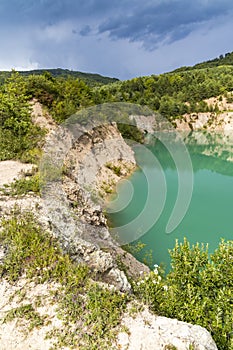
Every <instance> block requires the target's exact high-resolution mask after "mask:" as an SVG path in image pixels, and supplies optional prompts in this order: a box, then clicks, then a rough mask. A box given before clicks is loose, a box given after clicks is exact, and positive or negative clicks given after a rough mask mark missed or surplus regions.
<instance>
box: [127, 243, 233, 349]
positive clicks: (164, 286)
mask: <svg viewBox="0 0 233 350" xmlns="http://www.w3.org/2000/svg"><path fill="white" fill-rule="evenodd" d="M170 254H171V259H172V269H171V271H170V272H169V273H168V275H167V276H164V275H163V274H162V273H160V269H159V268H158V267H157V266H155V269H154V271H152V272H151V273H150V274H149V275H147V276H143V277H142V278H141V279H140V280H139V281H137V282H135V283H134V291H135V293H136V295H137V296H139V297H140V298H141V299H142V300H143V301H144V302H146V303H147V304H148V305H149V307H150V308H151V309H152V310H153V311H154V312H156V313H159V314H160V315H163V316H166V317H172V318H177V319H179V320H181V321H185V322H190V323H193V324H198V325H200V326H203V327H205V328H206V329H207V330H208V331H209V332H210V333H211V334H212V336H213V339H214V340H215V342H216V344H217V346H218V349H219V350H232V349H233V312H232V311H233V297H232V296H233V264H232V262H233V241H229V242H224V241H223V240H222V241H221V243H220V244H219V247H218V249H217V250H216V251H215V252H214V253H213V254H211V255H210V256H209V255H208V249H207V247H204V246H203V245H202V246H199V245H198V244H196V245H195V246H192V247H190V245H189V243H188V242H187V240H186V239H185V240H184V242H183V243H181V244H178V242H176V246H175V248H174V249H173V250H172V251H171V252H170Z"/></svg>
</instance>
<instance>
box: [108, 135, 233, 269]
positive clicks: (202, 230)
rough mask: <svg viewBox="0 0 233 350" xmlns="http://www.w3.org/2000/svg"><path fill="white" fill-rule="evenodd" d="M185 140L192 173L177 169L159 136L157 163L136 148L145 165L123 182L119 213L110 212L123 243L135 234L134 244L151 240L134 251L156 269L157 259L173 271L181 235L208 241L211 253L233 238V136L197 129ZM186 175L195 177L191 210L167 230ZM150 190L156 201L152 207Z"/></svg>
mask: <svg viewBox="0 0 233 350" xmlns="http://www.w3.org/2000/svg"><path fill="white" fill-rule="evenodd" d="M168 137H169V135H168ZM185 144H186V147H187V150H188V153H189V155H190V158H191V162H192V167H193V170H192V174H191V173H190V172H191V171H190V168H189V169H186V168H185V164H184V166H182V167H181V169H178V170H177V167H176V165H175V162H174V157H173V154H172V155H171V154H170V153H169V152H168V150H167V148H166V147H165V146H164V144H163V143H162V142H160V141H158V140H157V139H152V140H151V142H150V143H149V144H148V145H147V149H148V150H149V151H151V152H152V154H153V156H154V158H156V162H154V164H150V157H148V156H147V152H145V151H144V150H143V148H140V147H137V146H135V148H134V151H135V154H136V159H137V161H138V162H139V163H140V164H141V165H142V168H141V169H140V168H139V169H137V170H136V171H135V172H134V174H133V175H132V176H131V177H130V178H129V179H128V181H122V182H121V183H120V184H119V185H118V187H117V194H118V197H117V200H116V201H115V202H116V204H114V202H113V204H111V205H113V207H114V206H115V209H116V212H115V213H112V214H109V218H110V222H111V224H112V225H113V227H115V229H116V232H117V234H118V236H119V241H120V242H122V243H124V242H125V241H126V242H127V238H128V237H130V238H129V241H130V242H131V243H130V244H131V246H137V244H138V243H139V242H140V243H143V244H145V245H146V246H145V248H143V249H142V250H141V251H140V252H137V253H135V254H134V255H135V256H136V257H137V258H138V259H139V260H142V261H143V260H144V259H145V258H146V257H147V263H148V264H149V265H150V266H151V267H152V266H153V264H155V263H156V264H163V265H165V267H166V270H167V271H168V270H169V266H170V256H169V253H168V250H169V249H172V248H173V247H174V245H175V242H176V240H177V239H178V240H179V242H182V241H183V238H184V237H186V238H187V239H188V241H189V242H190V243H191V244H195V243H196V242H199V243H204V244H207V243H208V246H209V252H210V253H211V252H213V251H214V250H215V249H216V248H217V247H218V244H219V242H220V240H221V238H224V239H226V240H231V239H233V162H232V159H233V155H232V152H233V147H232V143H231V142H230V136H229V135H223V134H216V135H214V134H207V133H204V134H202V133H192V134H190V135H189V136H186V138H185ZM173 146H174V149H177V147H178V146H177V143H176V142H174V145H173ZM160 167H161V168H160ZM145 169H146V170H145ZM161 169H162V172H163V176H164V179H165V182H166V193H165V197H166V198H165V202H164V206H163V208H162V210H161V215H158V208H160V209H161V201H162V200H163V195H164V193H162V192H164V187H163V183H162V184H161V181H162V180H161ZM181 173H182V174H181ZM180 174H181V175H182V176H183V175H186V177H189V176H191V177H192V176H193V191H192V197H191V202H190V204H189V206H188V207H187V211H186V213H185V211H184V210H183V211H184V213H183V219H182V220H181V222H180V223H179V224H178V226H177V227H176V228H175V229H174V230H172V232H170V233H166V227H167V224H168V221H169V218H170V217H171V214H172V210H173V208H174V205H175V202H176V199H177V195H178V190H179V186H185V184H183V183H179V175H180ZM148 178H149V180H148ZM148 181H149V182H150V183H149V185H148ZM129 182H130V183H129ZM151 183H152V184H151ZM149 191H150V193H152V194H151V196H152V199H153V200H152V201H150V206H149V207H147V200H148V193H149ZM125 203H126V204H127V205H126V204H125ZM123 207H124V208H123ZM145 207H146V210H144V209H145ZM121 208H123V209H122V210H120V209H121ZM137 218H139V220H138V221H137ZM153 218H154V219H155V220H154V221H156V222H154V224H153V225H152V227H149V229H148V230H147V229H146V232H143V228H146V227H147V226H148V222H151V219H152V223H153ZM139 222H140V224H139ZM139 227H140V230H142V231H141V233H140V232H139V231H140V230H139ZM138 233H139V234H138Z"/></svg>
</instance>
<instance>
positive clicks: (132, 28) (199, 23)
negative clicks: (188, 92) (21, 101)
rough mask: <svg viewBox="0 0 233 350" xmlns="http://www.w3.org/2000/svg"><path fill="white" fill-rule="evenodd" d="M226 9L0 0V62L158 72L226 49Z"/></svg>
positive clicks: (155, 2) (191, 4) (93, 0)
mask: <svg viewBox="0 0 233 350" xmlns="http://www.w3.org/2000/svg"><path fill="white" fill-rule="evenodd" d="M232 11H233V6H232V2H231V1H230V0H193V1H189V0H1V1H0V32H1V36H0V46H1V55H0V69H11V68H12V67H22V69H30V67H31V68H36V67H38V68H49V67H50V68H52V67H64V68H71V69H77V70H83V71H91V72H99V73H102V74H105V75H115V76H118V77H121V78H126V77H129V76H131V77H132V76H135V75H145V74H148V73H150V72H151V73H155V71H156V72H162V71H166V70H168V69H173V68H177V67H178V66H179V65H182V64H183V65H188V64H194V63H196V62H197V61H201V60H204V59H210V58H212V57H216V56H217V55H219V54H222V53H225V52H229V51H232V44H231V39H230V38H231V35H232V34H231V33H232V31H233V21H232ZM158 48H159V50H158Z"/></svg>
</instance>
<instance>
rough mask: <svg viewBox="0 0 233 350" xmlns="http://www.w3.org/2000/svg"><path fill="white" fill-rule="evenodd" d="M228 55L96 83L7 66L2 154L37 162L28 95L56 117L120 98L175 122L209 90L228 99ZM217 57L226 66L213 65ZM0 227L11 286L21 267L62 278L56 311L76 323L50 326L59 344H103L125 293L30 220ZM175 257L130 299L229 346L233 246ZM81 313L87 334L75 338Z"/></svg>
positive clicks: (179, 251) (38, 133)
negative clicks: (105, 284)
mask: <svg viewBox="0 0 233 350" xmlns="http://www.w3.org/2000/svg"><path fill="white" fill-rule="evenodd" d="M231 57H232V56H231V55H230V56H229V55H228V56H226V57H224V58H221V59H219V61H216V62H215V63H216V64H215V63H214V62H212V63H211V64H209V65H207V64H206V63H205V64H204V65H203V66H200V65H199V66H196V67H194V69H186V68H185V70H184V69H182V70H180V71H176V72H171V73H167V74H162V75H159V76H155V75H153V76H151V77H141V78H135V79H132V80H129V81H124V82H114V83H113V84H108V85H103V86H94V87H93V86H92V84H90V85H88V84H87V83H86V82H85V81H83V80H81V79H80V78H79V77H78V78H76V77H75V78H72V77H67V76H66V75H65V74H64V75H63V74H61V75H59V73H58V74H57V75H56V74H55V73H54V72H43V74H42V75H41V74H38V75H37V74H32V75H31V74H30V75H27V74H26V75H25V76H22V75H20V74H19V73H16V72H12V74H10V75H7V78H6V77H4V79H3V80H2V85H1V87H0V160H5V159H22V160H24V161H36V160H37V157H38V156H39V154H40V148H41V146H42V145H43V139H44V135H45V131H43V130H41V129H40V128H39V127H37V126H35V125H34V124H33V123H32V120H31V117H30V115H31V107H30V103H29V102H30V101H31V100H32V99H33V98H35V99H37V100H38V101H39V102H41V103H42V104H43V106H44V108H46V109H47V110H48V111H49V113H50V114H51V115H52V117H53V118H54V119H55V120H56V121H57V122H63V121H64V120H66V118H68V117H69V116H70V115H71V114H73V113H75V112H76V111H77V110H81V109H83V108H85V107H88V106H92V105H96V104H101V103H105V102H122V101H125V102H132V103H137V104H141V105H148V106H149V107H150V108H151V109H152V110H153V111H158V112H160V113H161V114H162V115H164V116H165V117H167V118H169V119H172V118H177V117H179V116H180V115H182V114H184V113H187V112H198V111H208V110H209V108H213V107H208V106H207V104H206V103H205V102H204V99H207V98H210V97H212V96H218V95H225V96H227V98H228V99H229V100H231V99H232V95H231V91H233V74H232V73H233V66H231V64H230V63H229V62H228V63H227V61H228V60H230V59H231ZM220 61H221V63H223V62H226V65H225V64H218V63H219V62H220ZM229 64H230V65H229ZM51 73H52V74H51ZM216 110H217V108H216ZM123 131H124V130H123ZM126 131H127V130H126ZM130 132H131V130H130ZM130 132H129V131H128V133H130ZM34 181H35V183H36V184H37V179H33V183H32V184H31V185H30V186H29V187H30V190H31V188H34ZM32 185H33V186H32ZM15 186H16V187H15V188H13V189H12V191H13V190H14V191H16V193H18V191H21V188H22V186H23V187H24V184H23V185H22V183H21V182H18V183H16V185H15ZM35 188H37V189H38V186H35ZM23 193H25V191H24V190H23ZM2 226H3V230H2V231H1V233H0V244H1V245H4V246H7V247H8V249H7V255H6V259H5V260H4V262H3V264H2V265H1V266H0V270H1V275H2V277H5V278H7V279H9V280H10V281H12V282H13V281H15V280H17V279H18V278H19V277H20V276H22V274H24V273H25V274H26V275H27V277H28V278H33V279H34V280H35V281H36V282H37V283H42V282H47V281H55V282H59V283H60V284H61V290H60V293H59V299H60V300H59V303H60V312H61V317H62V318H63V320H64V323H66V322H67V324H68V325H72V326H71V327H70V328H64V331H63V333H61V332H60V331H59V330H55V331H54V333H53V335H54V334H55V335H56V336H57V339H58V345H57V346H58V348H59V346H60V347H61V346H63V345H64V346H75V345H74V344H76V345H77V344H80V347H79V348H80V349H82V348H83V349H86V348H87V346H88V349H97V348H102V349H104V348H106V349H109V344H110V342H111V337H112V329H114V327H115V326H116V325H117V324H118V323H119V320H120V316H121V314H122V312H123V311H124V310H125V307H126V299H127V298H128V297H127V298H126V297H125V296H123V295H122V294H120V293H118V292H115V291H109V290H105V289H103V288H100V286H99V285H97V284H96V283H95V282H93V280H94V279H95V277H94V276H93V275H92V274H91V273H90V272H89V271H88V270H87V268H86V267H84V266H81V265H75V264H74V263H73V262H72V261H71V260H70V258H69V257H68V256H67V255H64V254H63V253H62V252H61V251H60V248H59V246H58V245H57V243H56V242H55V241H54V240H53V239H52V238H51V237H50V236H49V234H47V233H45V232H43V230H42V229H41V227H40V226H39V225H38V224H37V223H35V219H34V218H32V217H30V216H26V217H25V216H22V215H21V214H19V213H18V214H17V217H16V216H15V215H13V216H12V217H11V218H10V219H9V220H5V221H3V223H2ZM171 257H172V260H173V268H172V271H171V272H170V273H169V274H168V275H167V276H163V275H162V274H160V272H159V269H157V268H155V270H154V271H153V272H151V273H150V274H149V276H144V277H143V278H142V279H141V280H139V281H136V282H135V283H134V295H133V297H137V298H139V299H141V300H143V301H144V302H146V303H147V304H148V305H149V306H150V307H151V309H152V310H153V311H154V312H156V313H159V314H162V315H164V316H170V317H177V318H178V319H180V320H183V321H188V322H192V323H197V324H200V325H202V326H204V327H206V328H207V329H208V330H209V331H210V332H211V334H212V335H213V338H214V339H215V341H216V343H217V345H218V347H219V349H220V350H232V349H233V327H232V324H233V319H232V292H233V285H232V278H233V268H232V259H233V247H232V242H222V243H221V244H220V246H219V248H218V250H217V251H216V252H215V253H214V254H213V255H212V256H211V259H208V254H207V250H206V249H205V248H204V247H201V248H200V247H198V246H195V247H190V246H189V244H188V243H187V242H186V241H184V243H183V244H180V245H178V244H177V245H176V247H175V249H174V251H173V252H171ZM21 311H23V312H25V314H26V315H27V316H26V317H29V316H28V315H31V317H34V318H37V316H38V315H37V314H36V313H35V312H34V311H35V310H34V309H33V308H32V307H28V308H25V310H21ZM19 314H20V315H21V314H22V313H21V312H20V310H14V312H12V313H11V314H10V315H8V316H9V318H12V317H13V316H14V315H19ZM80 319H81V320H82V322H84V324H85V326H86V327H87V328H86V329H87V330H88V332H87V335H85V334H81V335H80V338H77V331H76V330H77V327H79V323H77V320H80ZM109 320H110V321H111V322H109ZM38 322H39V323H40V322H43V320H41V319H39V320H38ZM73 330H74V332H73ZM87 344H88V345H87Z"/></svg>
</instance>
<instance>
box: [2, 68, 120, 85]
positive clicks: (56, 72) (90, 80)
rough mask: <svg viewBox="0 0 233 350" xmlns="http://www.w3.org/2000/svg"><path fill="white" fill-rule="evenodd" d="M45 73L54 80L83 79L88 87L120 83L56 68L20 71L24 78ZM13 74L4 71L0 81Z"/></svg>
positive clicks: (102, 77)
mask: <svg viewBox="0 0 233 350" xmlns="http://www.w3.org/2000/svg"><path fill="white" fill-rule="evenodd" d="M45 72H49V73H50V74H51V76H52V77H54V78H58V77H60V78H65V79H67V78H70V77H71V78H74V79H81V80H83V81H85V82H86V83H87V84H88V85H91V86H94V85H103V84H110V83H113V82H116V81H118V80H119V79H117V78H110V77H105V76H102V75H100V74H94V73H83V72H79V71H73V70H69V69H62V68H54V69H34V70H29V71H20V72H19V73H20V74H21V75H22V76H26V77H27V76H29V75H42V74H44V73H45ZM10 74H11V72H7V71H2V72H0V81H3V80H4V79H5V77H9V76H10Z"/></svg>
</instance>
